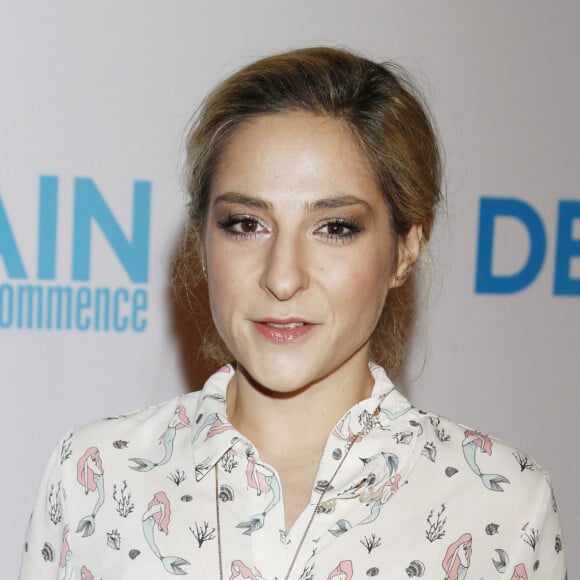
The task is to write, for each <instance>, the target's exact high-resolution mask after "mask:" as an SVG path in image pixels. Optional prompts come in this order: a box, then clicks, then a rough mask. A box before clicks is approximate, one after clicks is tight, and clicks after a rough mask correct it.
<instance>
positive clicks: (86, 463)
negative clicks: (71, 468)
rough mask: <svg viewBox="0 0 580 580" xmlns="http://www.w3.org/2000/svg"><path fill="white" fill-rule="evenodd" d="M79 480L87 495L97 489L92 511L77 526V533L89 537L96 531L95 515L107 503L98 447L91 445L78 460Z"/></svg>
mask: <svg viewBox="0 0 580 580" xmlns="http://www.w3.org/2000/svg"><path fill="white" fill-rule="evenodd" d="M77 480H78V482H79V483H80V484H81V485H82V486H83V487H84V489H85V495H87V494H89V493H92V492H95V491H96V492H97V496H98V497H97V501H96V503H95V506H94V507H93V511H92V513H91V514H89V515H88V516H85V517H84V518H82V519H81V521H80V522H79V525H78V526H77V533H82V535H83V537H87V536H91V535H92V534H94V533H95V517H96V515H97V512H98V511H99V510H100V509H101V507H102V506H103V503H105V482H104V479H103V462H102V460H101V456H100V454H99V450H98V449H97V448H96V447H89V448H88V449H87V450H86V451H85V452H84V453H83V456H82V457H81V458H80V459H79V460H78V462H77Z"/></svg>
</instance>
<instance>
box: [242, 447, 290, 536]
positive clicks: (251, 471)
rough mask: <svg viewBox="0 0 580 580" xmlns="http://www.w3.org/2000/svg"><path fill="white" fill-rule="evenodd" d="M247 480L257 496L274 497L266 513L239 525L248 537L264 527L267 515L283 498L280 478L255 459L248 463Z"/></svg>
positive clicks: (251, 458)
mask: <svg viewBox="0 0 580 580" xmlns="http://www.w3.org/2000/svg"><path fill="white" fill-rule="evenodd" d="M246 480H247V482H248V485H249V487H251V488H253V489H255V490H256V495H258V496H260V495H262V494H267V493H271V494H272V497H271V498H270V501H269V502H268V505H267V506H266V507H265V508H264V511H263V512H261V513H259V514H254V515H253V516H251V517H250V519H249V520H248V521H246V522H241V523H239V524H238V525H237V526H236V527H238V528H243V529H245V531H244V532H243V533H244V534H245V535H246V536H250V535H251V534H252V533H253V532H255V531H257V530H259V529H261V528H263V527H264V521H265V519H266V515H267V514H268V512H270V511H271V510H272V509H273V508H274V506H276V505H277V504H278V502H279V501H280V498H281V491H280V483H279V482H278V478H277V477H276V475H275V474H274V473H272V472H271V471H270V470H268V469H266V468H265V467H264V466H263V465H260V464H259V463H257V462H256V460H255V459H254V457H252V456H251V455H249V456H248V463H247V465H246Z"/></svg>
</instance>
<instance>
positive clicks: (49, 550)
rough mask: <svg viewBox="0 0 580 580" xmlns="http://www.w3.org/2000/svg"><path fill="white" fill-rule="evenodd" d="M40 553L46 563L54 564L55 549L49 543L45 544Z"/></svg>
mask: <svg viewBox="0 0 580 580" xmlns="http://www.w3.org/2000/svg"><path fill="white" fill-rule="evenodd" d="M40 553H41V554H42V557H43V558H44V561H45V562H54V548H53V547H52V546H51V545H50V544H49V543H48V542H44V546H42V550H41V552H40Z"/></svg>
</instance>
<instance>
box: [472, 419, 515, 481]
mask: <svg viewBox="0 0 580 580" xmlns="http://www.w3.org/2000/svg"><path fill="white" fill-rule="evenodd" d="M492 447H493V442H492V440H491V439H490V438H489V437H488V436H487V435H484V434H483V433H480V432H479V431H473V430H472V429H467V430H466V431H465V439H464V440H463V455H464V457H465V460H466V461H467V465H469V467H470V468H471V471H473V473H475V475H477V476H478V477H479V478H480V479H481V481H482V483H483V485H484V486H485V487H486V488H487V489H490V490H491V491H503V488H502V486H501V485H500V484H502V483H510V481H509V479H507V478H506V477H504V476H503V475H498V474H496V473H482V471H481V469H480V468H479V465H478V464H477V462H476V460H475V457H476V452H477V450H478V449H479V451H481V453H486V454H487V455H491V454H492Z"/></svg>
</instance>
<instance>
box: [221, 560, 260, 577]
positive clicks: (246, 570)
mask: <svg viewBox="0 0 580 580" xmlns="http://www.w3.org/2000/svg"><path fill="white" fill-rule="evenodd" d="M231 570H232V573H231V576H230V578H229V580H235V579H236V578H243V579H244V580H262V578H263V576H262V574H261V572H260V570H258V569H257V568H250V567H249V566H246V565H245V564H244V563H243V562H242V561H241V560H234V561H233V562H232V566H231Z"/></svg>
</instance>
